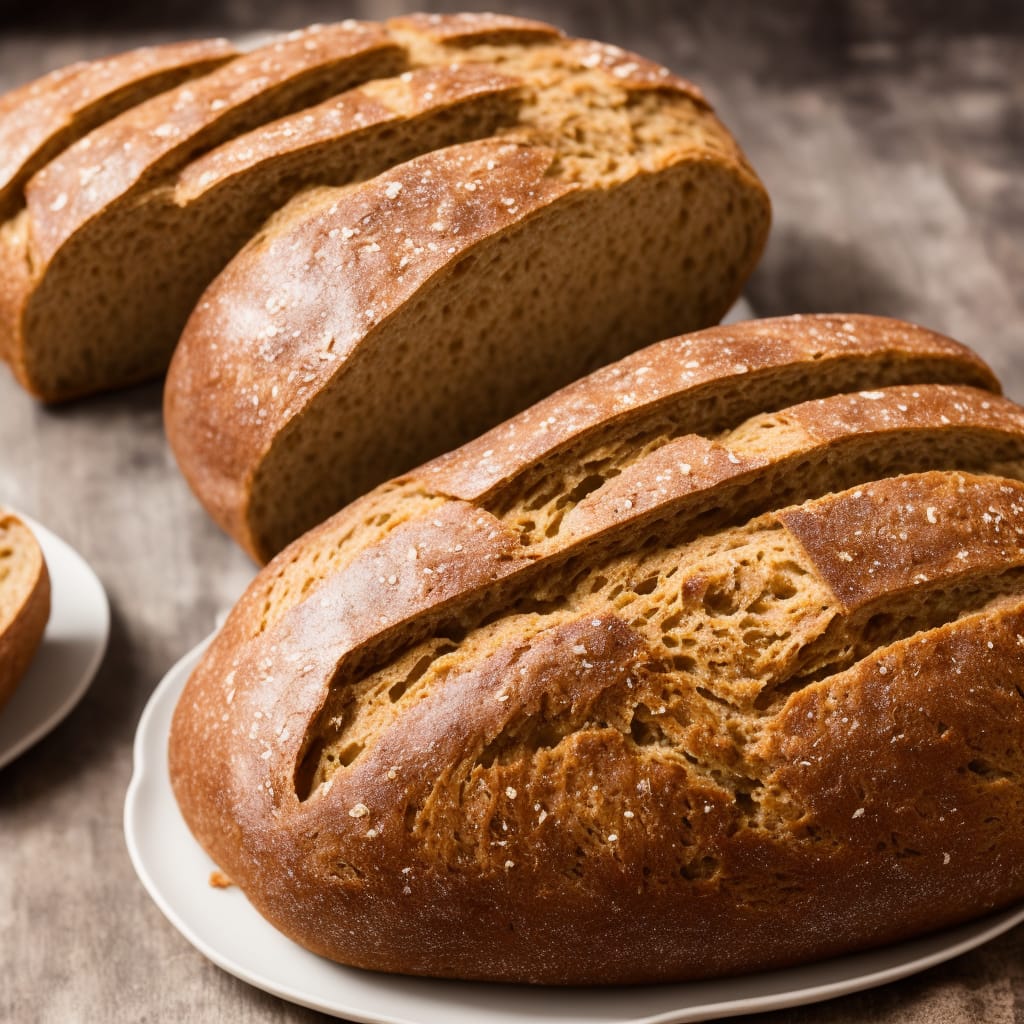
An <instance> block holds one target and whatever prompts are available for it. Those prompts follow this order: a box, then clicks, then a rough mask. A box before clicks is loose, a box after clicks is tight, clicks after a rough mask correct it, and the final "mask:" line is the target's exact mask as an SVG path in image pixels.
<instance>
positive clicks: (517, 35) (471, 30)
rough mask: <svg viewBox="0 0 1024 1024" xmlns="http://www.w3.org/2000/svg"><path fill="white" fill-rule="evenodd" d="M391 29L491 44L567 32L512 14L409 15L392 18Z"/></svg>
mask: <svg viewBox="0 0 1024 1024" xmlns="http://www.w3.org/2000/svg"><path fill="white" fill-rule="evenodd" d="M386 24H387V27H388V28H390V29H398V30H402V29H406V30H411V31H413V32H416V33H418V34H420V35H423V36H426V37H427V38H428V39H431V40H432V41H433V42H437V43H456V44H458V45H462V46H475V45H478V44H480V43H490V44H492V45H496V46H500V45H502V44H503V43H522V42H525V43H533V42H550V41H552V40H556V39H564V38H565V35H564V33H563V32H562V31H561V30H559V29H557V28H555V27H554V26H553V25H548V24H547V23H545V22H543V21H531V20H530V19H529V18H517V17H514V16H512V15H508V14H488V13H480V14H406V15H403V16H402V17H398V18H391V19H390V20H389V21H388V22H387V23H386Z"/></svg>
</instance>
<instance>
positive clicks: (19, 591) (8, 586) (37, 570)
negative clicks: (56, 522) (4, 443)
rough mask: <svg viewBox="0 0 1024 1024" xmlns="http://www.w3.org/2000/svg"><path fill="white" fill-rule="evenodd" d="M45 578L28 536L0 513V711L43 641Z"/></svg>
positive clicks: (22, 526)
mask: <svg viewBox="0 0 1024 1024" xmlns="http://www.w3.org/2000/svg"><path fill="white" fill-rule="evenodd" d="M49 617H50V577H49V574H48V573H47V571H46V562H45V560H44V559H43V552H42V551H41V550H40V547H39V543H38V542H37V541H36V539H35V537H34V536H33V534H32V531H31V530H30V529H29V528H28V527H27V526H26V525H25V524H24V523H23V522H22V521H21V520H20V519H19V518H18V517H17V516H15V515H13V514H12V513H10V512H6V511H4V510H3V509H0V708H2V707H3V705H4V704H6V703H7V701H8V700H10V698H11V695H12V694H13V693H14V690H15V688H16V687H17V685H18V683H19V681H20V680H21V677H22V676H23V675H24V674H25V670H26V669H27V668H28V666H29V663H30V662H31V661H32V657H33V655H34V654H35V653H36V650H37V649H38V647H39V643H40V641H41V640H42V639H43V631H44V630H45V629H46V623H47V620H48V619H49Z"/></svg>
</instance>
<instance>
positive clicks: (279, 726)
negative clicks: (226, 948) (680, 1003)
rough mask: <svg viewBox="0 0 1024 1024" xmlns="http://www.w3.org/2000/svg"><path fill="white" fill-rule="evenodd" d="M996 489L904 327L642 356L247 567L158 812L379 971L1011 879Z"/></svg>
mask: <svg viewBox="0 0 1024 1024" xmlns="http://www.w3.org/2000/svg"><path fill="white" fill-rule="evenodd" d="M1022 478H1024V409H1022V408H1021V407H1019V406H1017V405H1015V404H1014V403H1012V402H1010V401H1008V400H1007V399H1005V398H1003V397H1001V396H1000V395H999V388H998V384H997V382H996V381H995V379H994V378H993V377H992V375H991V373H990V372H989V370H988V369H987V368H986V367H985V366H984V364H982V363H981V362H980V361H979V360H978V359H977V358H976V357H975V356H974V355H972V354H971V353H970V352H969V351H967V350H966V349H964V348H963V347H961V346H959V345H957V344H956V343H954V342H952V341H950V340H948V339H946V338H943V337H941V336H938V335H936V334H933V333H931V332H929V331H926V330H923V329H921V328H917V327H913V326H911V325H909V324H904V323H899V322H896V321H891V320H885V319H878V318H871V317H860V316H841V317H824V316H806V317H791V318H783V319H779V320H769V321H762V322H755V323H749V324H743V325H738V326H734V327H727V328H724V327H723V328H717V329H712V330H709V331H704V332H700V333H697V334H694V335H691V336H689V337H683V338H677V339H673V340H670V341H666V342H663V343H660V344H658V345H654V346H652V347H650V348H648V349H646V350H644V351H641V352H639V353H637V354H635V355H633V356H631V357H629V358H627V359H625V360H623V361H622V362H620V363H618V364H616V365H613V366H610V367H607V368H606V369H603V370H601V371H599V372H597V373H595V374H593V375H592V376H591V377H589V378H586V379H584V380H582V381H580V382H578V383H576V384H574V385H572V386H570V387H568V388H566V389H564V390H563V391H562V392H560V393H558V394H555V395H554V396H552V397H550V398H548V399H547V400H545V401H544V402H541V403H540V404H539V405H537V406H535V407H534V408H532V409H530V410H528V411H526V412H524V413H522V414H521V415H519V416H517V417H515V418H514V419H512V420H510V421H509V422H508V423H505V424H503V425H501V426H499V427H497V428H495V429H494V430H492V431H491V432H490V433H488V434H486V435H484V436H483V437H482V438H480V439H479V440H477V441H474V442H472V443H470V444H468V445H466V446H465V447H464V448H462V449H460V450H458V451H456V452H454V453H452V454H451V455H448V456H444V457H441V458H439V459H437V460H435V461H434V462H432V463H428V464H427V465H425V466H422V467H420V468H419V469H417V470H415V471H413V472H410V473H408V474H406V475H405V476H403V477H401V478H398V479H396V480H393V481H391V482H390V483H388V484H385V485H383V486H381V487H379V488H378V489H376V490H375V491H373V492H371V493H370V494H368V495H367V496H365V497H363V498H361V499H360V500H358V501H356V502H354V503H353V504H352V505H350V506H349V507H347V508H346V509H344V510H343V511H341V512H339V513H338V514H337V515H335V516H333V517H332V518H330V519H328V520H327V521H326V522H324V523H323V524H321V525H320V526H318V527H317V528H315V529H314V530H312V531H311V532H309V533H308V534H306V535H305V536H303V537H302V538H300V539H299V540H297V541H296V542H295V543H293V544H292V545H291V546H289V547H288V548H286V549H285V550H284V551H282V552H281V553H280V554H279V555H278V556H277V557H276V558H275V559H274V560H273V561H272V562H271V563H270V564H269V565H267V566H266V567H265V568H264V569H263V570H262V572H261V573H260V574H259V576H258V577H257V578H256V580H255V581H254V583H253V584H252V585H251V586H250V588H249V589H248V591H247V592H246V594H245V595H244V596H243V598H242V599H241V601H240V602H239V604H238V605H237V606H236V608H235V609H234V611H233V612H232V614H231V615H230V617H229V618H228V620H227V622H226V624H225V625H224V627H223V629H222V630H221V631H220V632H219V634H218V635H217V636H216V637H215V638H214V640H213V642H212V644H211V646H210V648H209V649H208V650H207V652H206V653H205V655H204V657H203V659H202V661H201V663H200V664H199V666H198V668H197V669H196V671H195V672H194V673H193V675H192V677H191V678H190V680H189V681H188V683H187V685H186V688H185V690H184V692H183V694H182V696H181V698H180V700H179V703H178V705H177V708H176V711H175V715H174V719H173V724H172V729H171V735H170V745H169V758H170V770H171V777H172V782H173V785H174V789H175V793H176V796H177V799H178V802H179V805H180V807H181V810H182V812H183V814H184V816H185V819H186V821H187V822H188V824H189V826H190V827H191V829H192V831H193V832H194V834H195V836H196V837H197V839H198V840H199V841H200V843H201V844H202V845H203V846H204V847H205V848H206V850H207V851H208V852H209V853H210V854H211V856H212V857H213V858H214V860H215V861H216V862H217V863H218V864H219V865H220V867H221V868H222V869H223V870H224V871H225V872H226V873H227V874H228V875H229V876H230V877H231V878H232V879H233V880H234V881H235V882H236V883H237V884H238V885H240V886H241V887H242V889H243V890H244V891H245V893H246V895H247V896H248V898H249V899H250V900H251V901H252V903H253V905H254V906H255V907H256V908H257V909H258V910H259V911H260V912H261V913H262V914H263V915H264V916H265V917H266V918H267V919H268V920H269V921H271V922H272V923H273V924H274V925H275V926H276V927H277V928H279V929H281V930H282V931H283V932H284V933H285V934H287V935H289V936H290V937H292V938H293V939H295V940H296V941H298V942H300V943H302V944H303V945H304V946H306V947H308V948H309V949H311V950H313V951H315V952H317V953H320V954H322V955H324V956H327V957H330V958H333V959H335V960H338V961H341V962H342V963H346V964H352V965H356V966H360V967H366V968H372V969H375V970H382V971H392V972H402V973H410V974H424V975H438V976H445V977H459V978H477V979H490V980H505V981H525V982H535V983H549V984H576V983H581V984H591V983H620V982H621V983H630V982H649V981H666V980H681V979H689V978H698V977H708V976H713V975H720V974H725V973H732V972H745V971H754V970H760V969H765V968H772V967H777V966H780V965H785V964H792V963H797V962H802V961H807V960H811V959H815V958H823V957H828V956H831V955H835V954H840V953H843V952H846V951H850V950H855V949H860V948H864V947H868V946H872V945H877V944H881V943H886V942H891V941H894V940H898V939H902V938H905V937H908V936H912V935H916V934H919V933H921V932H924V931H927V930H930V929H935V928H940V927H943V926H946V925H949V924H952V923H955V922H959V921H963V920H965V919H967V918H970V917H973V916H976V915H979V914H983V913H985V912H986V911H989V910H991V909H994V908H997V907H1001V906H1004V905H1006V904H1007V903H1009V902H1010V901H1013V900H1016V899H1019V898H1022V897H1024V828H1022V827H1021V822H1022V821H1024V752H1022V747H1021V743H1020V737H1021V735H1022V730H1024V640H1022V637H1024V483H1022V482H1021V479H1022ZM197 882H198V880H197ZM793 922H798V923H799V926H798V927H793V926H792V923H793Z"/></svg>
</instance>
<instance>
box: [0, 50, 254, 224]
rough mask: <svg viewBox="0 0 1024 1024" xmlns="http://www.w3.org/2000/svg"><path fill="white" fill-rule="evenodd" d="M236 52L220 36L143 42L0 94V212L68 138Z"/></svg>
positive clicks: (6, 212) (15, 202) (7, 210)
mask: <svg viewBox="0 0 1024 1024" xmlns="http://www.w3.org/2000/svg"><path fill="white" fill-rule="evenodd" d="M236 55H237V51H236V50H235V49H234V47H232V46H231V44H230V43H228V42H227V40H224V39H207V40H200V41H196V42H187V43H169V44H165V45H163V46H145V47H142V48H140V49H138V50H131V51H129V52H128V53H122V54H117V55H116V56H113V57H107V58H106V59H104V60H96V61H90V62H83V63H80V64H75V65H72V66H71V67H70V68H66V69H60V70H58V71H57V72H54V73H51V74H49V75H46V76H45V77H43V78H41V79H39V80H37V81H36V82H32V83H30V84H28V85H26V86H23V87H22V88H21V89H18V90H15V91H14V92H13V93H12V94H10V96H9V97H5V98H4V99H3V100H0V104H2V105H0V216H7V215H9V214H10V213H11V212H12V211H13V210H14V209H16V208H17V206H18V205H20V203H21V199H22V196H21V189H22V187H23V186H24V184H25V182H26V181H27V180H28V179H29V178H30V177H31V176H32V174H33V173H34V172H35V171H37V170H38V169H39V168H41V167H42V166H43V165H44V164H46V163H47V162H48V161H49V160H52V159H53V157H54V156H55V155H56V154H57V153H58V152H59V151H60V150H61V149H63V148H65V147H67V146H68V145H69V144H70V143H71V142H73V141H74V140H75V139H76V138H79V137H81V136H82V135H84V134H86V133H87V132H88V131H89V130H91V129H92V128H94V127H95V126H96V125H97V124H98V123H101V122H102V121H103V120H108V119H110V118H112V117H114V116H116V115H117V114H118V113H120V112H121V111H122V110H123V109H125V108H126V107H127V106H129V105H134V104H136V103H140V102H142V101H143V100H145V99H147V98H148V96H150V95H152V94H154V93H156V92H160V91H163V90H165V89H169V88H171V87H172V86H175V85H177V84H178V83H179V82H181V81H183V80H185V79H187V78H192V77H195V76H196V75H201V74H203V73H205V72H207V71H211V70H213V69H214V68H215V67H217V66H218V65H219V64H223V63H225V62H226V61H228V60H230V59H231V58H232V57H234V56H236Z"/></svg>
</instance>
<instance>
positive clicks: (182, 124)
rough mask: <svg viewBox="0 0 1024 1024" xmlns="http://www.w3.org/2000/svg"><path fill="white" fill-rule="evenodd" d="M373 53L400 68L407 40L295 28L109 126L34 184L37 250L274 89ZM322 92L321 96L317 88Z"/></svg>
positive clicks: (49, 247) (57, 241) (350, 27)
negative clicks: (402, 42)
mask: <svg viewBox="0 0 1024 1024" xmlns="http://www.w3.org/2000/svg"><path fill="white" fill-rule="evenodd" d="M368 54H376V55H378V56H381V57H387V55H388V54H390V55H392V56H393V65H392V66H397V65H398V64H399V63H400V61H401V58H402V52H401V49H400V48H399V47H398V46H397V44H396V43H395V42H394V41H393V40H392V39H391V38H390V37H389V36H388V35H387V34H386V33H385V32H384V30H383V29H381V28H380V27H379V26H376V25H373V24H371V23H357V22H346V23H344V24H341V25H332V26H317V27H314V28H310V29H307V30H304V31H301V32H294V33H291V34H290V35H289V36H287V37H285V38H284V39H280V40H278V41H276V42H274V43H271V44H268V45H267V46H264V47H260V48H259V49H256V50H253V51H251V52H250V53H247V54H244V55H243V56H241V57H238V58H237V59H235V60H233V61H231V62H230V63H228V64H227V65H225V66H224V67H223V68H221V69H220V70H218V71H214V72H212V73H211V74H209V75H206V76H205V77H203V78H202V79H201V80H199V81H198V82H196V83H194V84H193V85H187V86H184V87H181V88H178V89H175V90H172V91H171V92H169V93H165V94H163V95H160V96H156V97H154V98H153V99H151V100H148V101H147V102H146V103H143V104H141V105H140V106H138V107H135V108H133V109H131V110H129V111H126V112H125V113H124V114H122V115H121V116H120V117H118V118H115V119H114V120H113V121H110V122H108V123H107V124H105V125H103V126H102V127H101V128H100V129H98V130H97V131H95V132H92V133H91V134H90V135H88V136H86V138H84V139H82V140H81V141H80V142H78V143H76V144H75V145H74V146H72V147H71V148H70V149H68V150H67V151H66V152H65V153H64V154H63V155H62V156H60V157H59V158H58V159H57V160H54V161H53V162H51V163H50V164H48V165H47V166H46V167H45V168H43V169H42V170H41V171H40V172H39V173H38V174H37V175H36V176H35V177H34V178H33V179H32V181H31V182H30V183H29V185H28V187H27V189H26V199H27V202H28V207H29V210H30V212H31V215H32V242H33V254H34V256H35V258H36V259H37V260H38V262H39V263H40V264H42V263H45V262H46V261H47V260H49V259H50V258H51V257H52V256H53V255H54V254H55V253H56V252H57V250H58V249H59V248H60V247H61V245H62V244H63V243H64V242H66V241H67V239H69V238H70V237H71V236H72V235H74V234H75V233H76V232H77V231H79V230H80V229H81V228H82V226H83V225H84V224H86V223H87V222H88V221H89V220H91V219H92V218H93V217H95V216H96V215H97V214H98V213H100V212H101V211H102V210H104V209H105V208H106V207H108V206H110V205H111V204H112V203H114V202H115V201H118V200H121V199H123V198H125V197H126V196H128V195H130V194H131V193H132V192H133V191H134V190H135V189H137V188H139V187H140V186H141V185H144V184H145V182H146V181H147V180H149V179H151V178H152V177H153V176H154V175H156V174H157V173H159V172H160V171H161V170H164V169H168V168H170V167H172V166H173V165H174V163H175V162H177V163H179V164H180V163H181V162H184V160H185V159H187V157H188V155H189V154H190V153H193V152H195V151H196V150H197V149H199V148H200V147H201V146H202V145H203V143H204V141H205V140H206V139H207V138H212V139H213V141H215V142H216V141H220V139H219V138H218V137H217V135H216V132H217V131H218V126H224V125H227V124H229V123H230V122H231V121H232V120H237V119H238V117H239V113H240V112H241V111H243V110H244V109H245V107H246V106H247V105H249V104H253V103H257V102H258V103H265V102H266V99H267V97H268V96H270V95H272V94H273V93H274V92H284V91H286V90H287V91H289V92H295V91H301V89H302V88H303V82H304V80H306V79H309V80H311V81H313V82H316V81H317V80H318V79H320V78H321V77H322V75H323V72H324V70H325V69H327V68H331V67H337V68H339V69H343V68H344V67H345V65H346V64H349V63H353V62H355V61H357V60H358V59H359V58H364V57H365V56H367V55H368ZM341 88H344V82H343V80H341V77H340V76H339V81H338V83H337V89H341ZM337 89H335V90H333V91H337ZM321 91H332V90H322V89H321ZM313 98H319V97H318V96H316V94H315V93H314V97H313Z"/></svg>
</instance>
